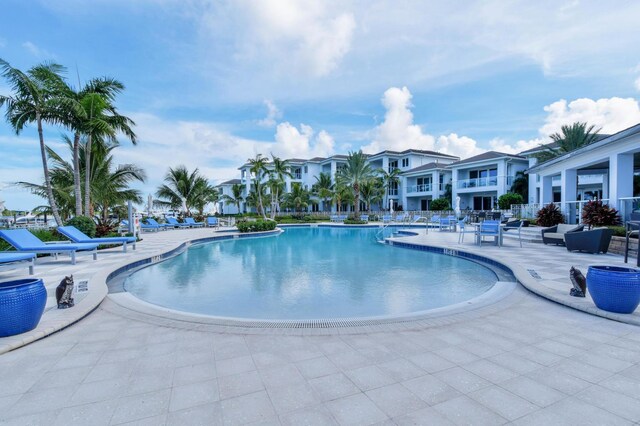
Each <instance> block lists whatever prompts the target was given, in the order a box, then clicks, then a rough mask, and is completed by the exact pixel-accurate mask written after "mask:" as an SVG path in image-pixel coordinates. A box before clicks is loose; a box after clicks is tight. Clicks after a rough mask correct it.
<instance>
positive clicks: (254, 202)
mask: <svg viewBox="0 0 640 426" xmlns="http://www.w3.org/2000/svg"><path fill="white" fill-rule="evenodd" d="M266 196H267V191H266V186H264V185H260V186H256V185H255V184H253V185H252V186H251V191H249V194H248V195H247V197H246V198H245V201H246V202H247V206H249V207H253V208H255V209H256V212H257V213H258V214H259V215H262V216H264V217H265V219H266V216H265V214H264V209H263V205H262V202H261V200H262V199H264V198H265V197H266Z"/></svg>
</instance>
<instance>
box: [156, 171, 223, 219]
mask: <svg viewBox="0 0 640 426" xmlns="http://www.w3.org/2000/svg"><path fill="white" fill-rule="evenodd" d="M164 182H165V183H164V184H162V185H161V186H160V187H158V190H157V191H156V198H157V200H156V201H155V203H156V204H158V205H160V206H168V207H171V208H173V209H179V208H186V212H185V213H186V215H187V216H191V209H192V208H195V209H197V210H198V211H199V212H202V211H203V210H204V206H205V205H206V204H207V203H209V202H213V201H214V200H217V191H216V190H215V188H214V187H213V186H211V185H209V182H208V181H207V178H205V177H204V176H202V175H201V174H200V171H199V170H198V169H197V168H196V169H194V170H193V171H192V172H189V170H188V169H187V168H186V167H185V166H178V167H176V168H175V169H174V168H169V171H168V172H167V174H166V175H165V177H164Z"/></svg>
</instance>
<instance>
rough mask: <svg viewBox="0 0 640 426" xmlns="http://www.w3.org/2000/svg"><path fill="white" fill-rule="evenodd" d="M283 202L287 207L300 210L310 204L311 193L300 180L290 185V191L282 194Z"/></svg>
mask: <svg viewBox="0 0 640 426" xmlns="http://www.w3.org/2000/svg"><path fill="white" fill-rule="evenodd" d="M284 202H285V204H286V205H287V207H290V208H292V209H293V210H294V211H295V212H300V211H303V210H304V209H306V208H307V207H309V205H310V204H311V193H310V192H309V191H308V190H307V189H306V188H305V187H304V186H302V184H301V183H300V182H294V183H293V184H292V185H291V192H289V193H288V194H286V195H285V196H284Z"/></svg>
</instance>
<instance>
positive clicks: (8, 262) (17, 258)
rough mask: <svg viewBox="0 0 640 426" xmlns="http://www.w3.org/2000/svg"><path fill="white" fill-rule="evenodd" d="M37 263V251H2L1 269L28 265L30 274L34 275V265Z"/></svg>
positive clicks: (0, 256)
mask: <svg viewBox="0 0 640 426" xmlns="http://www.w3.org/2000/svg"><path fill="white" fill-rule="evenodd" d="M35 263H36V255H35V253H12V252H0V271H6V270H9V269H17V268H21V267H23V266H28V267H29V275H33V267H34V266H35Z"/></svg>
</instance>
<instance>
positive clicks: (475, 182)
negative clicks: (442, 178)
mask: <svg viewBox="0 0 640 426" xmlns="http://www.w3.org/2000/svg"><path fill="white" fill-rule="evenodd" d="M501 177H502V178H504V176H489V177H482V178H476V179H463V180H459V181H458V182H457V186H456V188H458V189H469V188H483V187H487V186H497V185H498V179H499V178H501Z"/></svg>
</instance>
